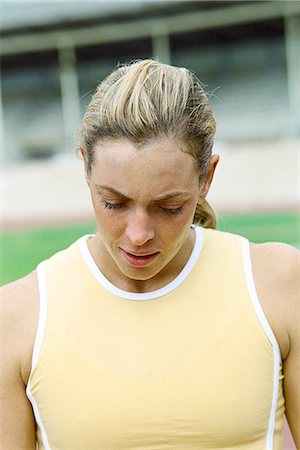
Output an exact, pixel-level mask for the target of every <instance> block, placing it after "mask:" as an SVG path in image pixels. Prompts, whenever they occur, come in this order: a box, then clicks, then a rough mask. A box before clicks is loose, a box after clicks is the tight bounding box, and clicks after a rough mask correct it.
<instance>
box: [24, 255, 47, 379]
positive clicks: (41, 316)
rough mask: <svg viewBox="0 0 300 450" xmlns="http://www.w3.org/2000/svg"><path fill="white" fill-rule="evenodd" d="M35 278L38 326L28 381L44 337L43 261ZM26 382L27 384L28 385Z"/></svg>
mask: <svg viewBox="0 0 300 450" xmlns="http://www.w3.org/2000/svg"><path fill="white" fill-rule="evenodd" d="M36 272H37V278H38V290H39V319H38V326H37V331H36V336H35V342H34V347H33V352H32V360H31V370H30V375H29V381H30V379H31V375H32V372H33V370H34V368H35V366H36V363H37V361H38V358H39V354H40V350H41V346H42V341H43V337H44V331H45V323H46V315H47V289H46V279H45V272H44V268H43V263H40V264H39V265H38V266H37V269H36ZM29 384H30V383H29V382H28V386H29Z"/></svg>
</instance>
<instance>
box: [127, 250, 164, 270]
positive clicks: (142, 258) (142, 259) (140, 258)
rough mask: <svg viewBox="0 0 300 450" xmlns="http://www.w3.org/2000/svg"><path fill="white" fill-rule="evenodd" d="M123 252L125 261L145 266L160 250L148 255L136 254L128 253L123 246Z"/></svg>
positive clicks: (137, 265) (133, 264)
mask: <svg viewBox="0 0 300 450" xmlns="http://www.w3.org/2000/svg"><path fill="white" fill-rule="evenodd" d="M121 254H122V256H123V258H124V259H125V261H126V262H127V263H129V264H130V265H132V266H136V267H143V266H146V265H148V264H150V263H151V262H152V261H153V260H154V259H155V258H156V257H157V256H158V255H159V252H155V253H150V254H147V255H134V254H132V253H128V252H126V251H125V250H123V249H122V248H121Z"/></svg>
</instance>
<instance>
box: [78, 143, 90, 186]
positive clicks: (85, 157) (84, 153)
mask: <svg viewBox="0 0 300 450" xmlns="http://www.w3.org/2000/svg"><path fill="white" fill-rule="evenodd" d="M79 151H80V155H81V157H82V159H83V163H84V169H85V179H86V182H87V184H88V186H90V171H89V170H88V155H87V151H86V149H85V148H84V146H83V145H80V148H79Z"/></svg>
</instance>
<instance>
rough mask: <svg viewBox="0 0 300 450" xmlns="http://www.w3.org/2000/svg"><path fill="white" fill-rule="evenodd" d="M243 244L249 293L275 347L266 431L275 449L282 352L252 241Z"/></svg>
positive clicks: (267, 442) (243, 239) (244, 239)
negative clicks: (257, 279)
mask: <svg viewBox="0 0 300 450" xmlns="http://www.w3.org/2000/svg"><path fill="white" fill-rule="evenodd" d="M242 246H243V261H244V270H245V276H246V280H247V285H248V291H249V295H250V298H251V301H252V304H253V307H254V309H255V312H256V315H257V317H258V320H259V321H260V324H261V326H262V327H263V329H264V332H265V334H266V335H267V337H268V339H269V341H270V343H271V344H272V348H273V358H274V359H273V361H274V362H273V374H274V376H273V398H272V404H271V409H270V416H269V424H268V429H267V433H266V449H267V450H273V449H274V433H275V425H276V411H277V402H278V394H279V382H280V373H281V364H282V363H281V353H280V348H279V344H278V342H277V339H276V337H275V335H274V333H273V330H272V328H271V326H270V324H269V322H268V320H267V318H266V315H265V313H264V311H263V308H262V306H261V303H260V301H259V298H258V295H257V291H256V287H255V283H254V277H253V270H252V263H251V254H250V243H249V241H248V239H246V238H244V237H243V238H242Z"/></svg>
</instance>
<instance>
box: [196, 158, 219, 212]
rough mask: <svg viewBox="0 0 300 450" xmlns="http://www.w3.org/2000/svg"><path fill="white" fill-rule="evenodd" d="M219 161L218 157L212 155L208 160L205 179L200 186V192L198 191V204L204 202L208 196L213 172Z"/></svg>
mask: <svg viewBox="0 0 300 450" xmlns="http://www.w3.org/2000/svg"><path fill="white" fill-rule="evenodd" d="M219 160H220V156H219V155H212V157H211V158H210V161H209V165H208V168H207V172H206V177H205V180H204V182H203V183H202V186H201V191H200V195H199V200H198V203H199V204H201V203H202V202H204V200H205V198H206V196H207V194H208V191H209V189H210V186H211V184H212V181H213V177H214V174H215V170H216V167H217V165H218V162H219Z"/></svg>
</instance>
